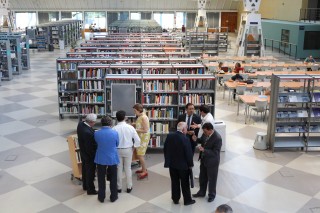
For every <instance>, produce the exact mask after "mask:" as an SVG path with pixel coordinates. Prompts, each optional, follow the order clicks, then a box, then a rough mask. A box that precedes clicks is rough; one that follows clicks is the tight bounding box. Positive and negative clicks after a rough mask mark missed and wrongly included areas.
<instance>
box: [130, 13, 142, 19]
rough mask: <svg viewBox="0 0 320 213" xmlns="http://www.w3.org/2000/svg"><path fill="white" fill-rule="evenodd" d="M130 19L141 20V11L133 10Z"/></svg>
mask: <svg viewBox="0 0 320 213" xmlns="http://www.w3.org/2000/svg"><path fill="white" fill-rule="evenodd" d="M130 20H141V13H139V12H131V13H130Z"/></svg>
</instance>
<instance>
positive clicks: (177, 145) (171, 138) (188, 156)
mask: <svg viewBox="0 0 320 213" xmlns="http://www.w3.org/2000/svg"><path fill="white" fill-rule="evenodd" d="M163 153H164V167H165V168H173V169H179V170H188V169H189V168H190V167H192V166H193V154H192V151H191V146H190V141H189V138H187V137H186V136H185V135H184V134H183V133H182V132H179V131H176V132H173V133H170V134H169V135H168V136H167V138H166V141H165V142H164V148H163Z"/></svg>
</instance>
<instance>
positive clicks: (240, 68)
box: [233, 62, 243, 73]
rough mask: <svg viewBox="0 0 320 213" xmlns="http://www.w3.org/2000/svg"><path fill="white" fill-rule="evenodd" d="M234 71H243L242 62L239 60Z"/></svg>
mask: <svg viewBox="0 0 320 213" xmlns="http://www.w3.org/2000/svg"><path fill="white" fill-rule="evenodd" d="M233 72H234V73H240V72H243V68H242V67H241V64H240V63H239V62H237V63H236V64H235V65H234V69H233Z"/></svg>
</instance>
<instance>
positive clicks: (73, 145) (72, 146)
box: [67, 135, 82, 180]
mask: <svg viewBox="0 0 320 213" xmlns="http://www.w3.org/2000/svg"><path fill="white" fill-rule="evenodd" d="M67 142H68V147H69V156H70V161H71V167H72V174H71V180H73V178H76V179H79V180H81V179H82V163H81V156H80V148H79V143H78V136H77V135H70V136H68V137H67Z"/></svg>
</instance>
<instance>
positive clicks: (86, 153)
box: [77, 121, 97, 162]
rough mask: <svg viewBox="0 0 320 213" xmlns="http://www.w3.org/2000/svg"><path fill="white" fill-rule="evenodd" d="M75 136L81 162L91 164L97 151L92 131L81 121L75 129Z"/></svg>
mask: <svg viewBox="0 0 320 213" xmlns="http://www.w3.org/2000/svg"><path fill="white" fill-rule="evenodd" d="M77 134H78V142H79V147H80V154H81V158H82V160H84V161H92V162H93V161H94V157H95V155H96V150H97V143H96V141H95V140H94V130H93V129H92V128H91V127H89V126H88V125H86V124H85V123H84V122H83V121H81V122H80V123H79V124H78V127H77Z"/></svg>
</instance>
